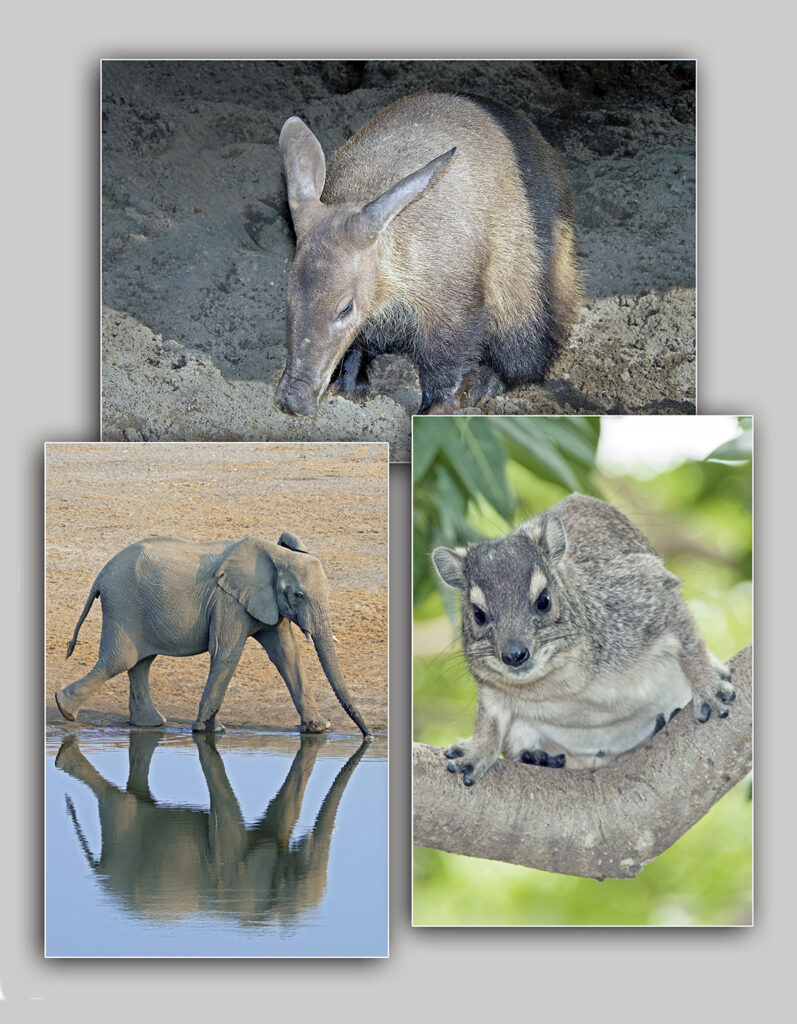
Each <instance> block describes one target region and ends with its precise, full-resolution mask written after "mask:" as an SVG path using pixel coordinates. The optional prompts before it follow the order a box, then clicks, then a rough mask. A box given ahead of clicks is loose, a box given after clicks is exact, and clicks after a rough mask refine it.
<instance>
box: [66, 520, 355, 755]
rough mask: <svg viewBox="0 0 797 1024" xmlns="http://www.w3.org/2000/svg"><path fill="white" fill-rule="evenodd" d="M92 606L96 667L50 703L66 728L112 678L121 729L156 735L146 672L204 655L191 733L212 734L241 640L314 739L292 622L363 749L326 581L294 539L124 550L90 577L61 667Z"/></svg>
mask: <svg viewBox="0 0 797 1024" xmlns="http://www.w3.org/2000/svg"><path fill="white" fill-rule="evenodd" d="M97 597H99V598H100V602H101V604H102V636H101V639H100V653H99V657H98V658H97V664H96V665H95V666H94V668H93V669H92V670H91V671H90V672H88V673H87V674H86V675H85V676H83V677H82V678H81V679H78V680H77V681H76V682H74V683H72V684H71V685H70V686H65V687H64V688H63V689H62V690H59V691H58V692H57V693H56V695H55V700H56V703H57V705H58V708H59V710H60V712H61V714H62V715H63V716H64V718H67V719H69V721H74V720H75V717H76V716H77V713H78V711H79V710H80V708H81V707H82V706H83V704H84V703H85V702H86V699H87V698H88V697H89V696H90V694H91V693H92V692H93V691H94V690H96V689H97V687H99V686H100V685H101V684H102V683H104V682H105V681H106V680H108V679H110V678H111V677H112V676H115V675H117V674H118V673H120V672H125V671H126V672H127V674H128V676H129V678H130V724H131V725H137V726H159V725H163V724H164V722H165V719H164V717H163V715H161V713H160V712H159V711H158V709H157V708H156V707H155V704H154V703H153V700H152V696H151V695H150V691H149V670H150V667H151V665H152V662H153V661H154V660H155V658H156V657H157V655H159V654H167V655H170V656H172V657H187V656H189V655H192V654H202V653H203V652H204V651H209V652H210V672H209V674H208V681H207V683H206V684H205V690H204V693H203V694H202V699H201V701H200V704H199V714H198V716H197V720H196V722H194V724H193V726H192V728H193V730H194V732H222V731H223V729H224V727H223V726H222V724H221V723H220V722H219V721H217V719H216V715H217V713H218V710H219V708H220V707H221V702H222V700H223V699H224V694H225V692H226V690H227V686H228V685H229V682H230V680H231V679H232V676H233V673H234V672H235V669H236V666H237V665H238V660H239V658H240V657H241V652H242V651H243V648H244V644H245V643H246V640H247V637H250V636H251V637H254V639H255V640H257V642H258V643H259V644H261V645H262V647H264V648H265V650H266V652H267V654H268V656H269V657H270V658H271V660H272V661H273V662H274V665H275V666H276V667H277V670H278V671H279V673H280V675H281V676H282V678H283V679H284V680H285V682H286V684H287V686H288V690H289V692H290V695H291V697H292V699H293V703H294V704H295V705H296V710H297V711H298V712H299V715H300V717H301V729H302V731H303V732H323V731H324V730H325V729H328V728H329V722H325V721H323V720H322V719H321V718H319V715H318V712H317V710H316V707H315V702H314V700H313V698H312V695H311V694H309V693H307V692H306V690H305V684H304V678H303V675H302V668H301V662H300V658H299V649H298V645H297V643H296V637H295V636H294V634H293V631H292V630H291V623H292V622H295V623H296V625H297V626H299V628H300V629H301V630H302V632H303V633H304V634H305V636H306V637H307V638H308V639H312V641H313V643H314V645H315V649H316V653H317V654H318V659H319V661H320V662H321V667H322V668H323V669H324V672H325V673H326V676H327V678H328V679H329V682H330V684H331V685H332V689H333V690H334V692H335V696H336V697H337V698H338V700H339V701H340V704H341V707H342V708H343V710H344V711H345V712H346V714H347V715H348V716H349V717H350V718H351V719H352V721H353V722H354V723H355V724H356V725H357V728H358V729H359V730H360V732H361V733H362V734H363V736H364V737H365V738H366V739H370V738H371V733H370V732H369V730H368V727H367V726H366V724H365V722H364V721H363V719H362V717H361V715H360V713H359V712H358V711H357V709H356V708H355V706H354V704H353V703H352V700H351V697H350V696H349V694H348V691H347V689H346V686H345V684H344V682H343V677H342V675H341V671H340V667H339V665H338V659H337V656H336V654H335V650H334V639H335V638H334V636H333V634H332V626H331V622H330V616H329V596H328V584H327V578H326V575H325V573H324V569H323V567H322V565H321V562H320V561H319V560H318V559H317V558H316V557H315V556H314V555H311V554H309V553H308V552H307V551H306V550H305V549H304V546H303V545H302V543H301V541H299V540H298V538H296V537H294V536H293V534H290V533H283V534H282V536H281V537H280V539H279V541H278V542H277V543H276V544H271V543H269V542H267V541H259V540H256V539H254V538H252V537H245V538H244V539H243V540H239V541H212V542H209V543H193V542H190V541H182V540H173V539H171V538H166V537H163V538H161V537H154V538H149V539H147V540H142V541H139V542H138V543H137V544H131V545H130V546H129V547H127V548H124V549H123V550H122V551H120V552H119V553H118V554H117V555H114V557H113V558H112V559H111V560H110V561H109V562H108V563H107V564H106V565H105V566H104V568H103V569H101V570H100V574H99V576H97V579H96V580H95V581H94V586H93V587H92V588H91V592H90V593H89V596H88V600H87V601H86V604H85V607H84V608H83V611H82V612H81V615H80V618H79V619H78V623H77V626H75V632H74V635H73V637H72V640H71V641H70V642H69V645H68V647H67V652H66V656H67V658H68V657H69V656H70V654H71V653H72V652H73V651H74V649H75V644H76V643H77V637H78V633H79V631H80V627H81V626H82V625H83V620H84V619H85V618H86V616H87V615H88V613H89V609H90V608H91V606H92V604H93V602H94V600H95V599H96V598H97Z"/></svg>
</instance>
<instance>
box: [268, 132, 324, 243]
mask: <svg viewBox="0 0 797 1024" xmlns="http://www.w3.org/2000/svg"><path fill="white" fill-rule="evenodd" d="M279 145H280V152H281V153H282V163H283V165H284V167H285V183H286V185H287V186H288V205H289V206H290V208H291V217H292V218H293V226H294V228H295V229H296V234H297V235H299V234H302V233H303V232H304V231H305V230H307V229H308V227H309V226H311V224H312V222H313V218H314V217H315V216H318V212H319V211H320V210H321V202H320V199H321V193H322V191H323V189H324V181H325V179H326V174H327V164H326V160H325V159H324V151H323V150H322V149H321V143H320V142H319V141H318V139H317V138H316V137H315V135H313V133H312V132H311V131H310V129H309V128H308V127H307V125H306V124H305V123H304V121H302V120H300V119H299V118H298V117H289V118H288V120H287V121H286V122H285V124H284V125H283V126H282V131H281V132H280V143H279Z"/></svg>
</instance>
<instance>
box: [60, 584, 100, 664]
mask: <svg viewBox="0 0 797 1024" xmlns="http://www.w3.org/2000/svg"><path fill="white" fill-rule="evenodd" d="M99 596H100V588H99V586H98V581H97V580H95V581H94V586H93V587H92V588H91V591H90V593H89V596H88V599H87V600H86V603H85V605H84V606H83V611H82V612H81V613H80V618H79V619H78V620H77V625H76V626H75V632H74V633H73V634H72V639H71V640H70V641H69V643H68V644H67V645H66V656H67V658H68V657H69V656H70V655H71V654H72V651H74V649H75V644H76V643H77V635H78V633H79V632H80V627H81V626H82V625H83V620H84V619H85V618H86V616H87V615H88V613H89V609H90V608H91V606H92V605H93V604H94V602H95V601H96V599H97V598H98V597H99Z"/></svg>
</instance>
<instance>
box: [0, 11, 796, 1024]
mask: <svg viewBox="0 0 797 1024" xmlns="http://www.w3.org/2000/svg"><path fill="white" fill-rule="evenodd" d="M343 6H344V5H341V4H338V5H336V6H335V7H332V6H329V5H327V6H325V7H322V5H320V4H318V5H317V8H318V10H317V11H316V10H315V9H314V8H313V7H311V6H308V5H307V4H303V5H300V6H296V5H292V6H291V7H289V8H288V9H287V10H286V11H285V14H284V15H282V16H280V15H278V14H276V13H275V11H274V9H271V10H269V9H268V8H266V7H265V6H264V5H262V4H261V5H254V4H251V5H250V4H244V5H239V4H236V3H234V2H230V3H228V4H226V5H225V6H224V8H223V15H224V22H223V23H220V22H219V21H216V22H212V21H211V20H206V18H208V12H206V11H203V10H201V9H199V8H196V7H195V6H193V5H191V6H189V5H184V6H183V5H181V6H180V7H175V8H166V6H165V5H164V4H163V3H162V2H158V3H150V2H143V3H141V4H140V5H139V6H138V7H137V8H136V11H135V12H133V11H132V10H131V9H130V8H129V7H119V8H116V9H112V8H109V7H107V5H100V4H98V3H81V2H79V0H78V2H76V3H75V4H72V5H68V6H65V7H63V8H61V9H59V10H57V11H48V12H46V14H45V13H44V12H43V11H42V10H40V9H37V8H28V9H26V10H25V11H22V9H21V8H16V9H15V12H14V13H13V14H10V15H7V20H8V21H9V22H10V25H9V31H8V38H9V40H10V41H13V45H12V46H10V47H9V51H10V52H9V54H8V55H7V57H6V59H5V61H4V63H3V66H2V72H1V73H2V76H3V86H4V91H3V95H4V99H5V104H4V105H5V123H4V129H5V131H4V142H5V153H6V159H5V161H4V165H3V175H4V186H5V187H4V193H5V194H4V199H5V202H4V221H5V225H4V226H5V231H4V243H5V244H4V273H3V277H4V285H5V289H4V292H5V294H6V296H7V297H8V298H7V304H6V309H10V322H9V323H8V324H7V328H6V331H5V341H6V346H5V374H4V402H3V408H4V412H5V414H6V422H7V424H8V426H9V435H8V436H7V438H6V442H5V446H4V451H3V474H2V480H3V484H4V487H3V520H2V522H3V527H2V528H3V537H4V541H5V547H6V552H7V554H8V565H7V571H6V572H5V573H4V577H3V603H4V642H5V648H6V650H7V651H9V652H10V657H9V659H8V662H7V663H6V665H5V673H4V675H5V679H4V684H5V686H6V687H7V688H8V691H9V694H10V696H9V697H8V699H7V700H6V703H5V705H4V710H5V718H4V726H5V728H4V730H3V753H2V757H3V762H2V764H3V773H4V778H5V787H4V800H3V812H4V822H3V824H4V829H3V836H4V843H3V862H2V863H3V868H4V879H3V882H4V884H3V890H4V900H3V904H4V905H3V912H2V919H3V927H2V937H1V938H0V943H2V945H1V946H0V988H2V992H3V994H4V996H5V998H6V999H7V1000H8V1001H9V1002H13V1003H27V1002H29V1001H31V1000H39V999H43V1000H45V1001H46V1002H47V1003H48V1004H49V1006H48V1009H49V1011H50V1014H52V1013H54V1012H57V1013H58V1014H59V1016H62V1015H66V1017H67V1019H69V1018H70V1016H71V1015H72V1014H74V1015H75V1016H77V1015H78V1014H79V1015H80V1016H81V1017H82V1018H85V1017H86V1010H87V1009H93V1008H94V1007H95V1006H96V1007H97V1008H98V1009H101V1010H110V1011H111V1012H112V1013H114V1014H116V1013H119V1012H120V1011H121V1014H122V1015H123V1016H126V1014H125V1010H126V1009H127V1007H128V1006H130V1007H131V1009H132V1008H133V1007H134V1008H135V1009H134V1010H133V1012H135V1013H136V1015H137V1016H138V1015H140V1014H142V1013H146V1012H148V1010H147V1007H148V1006H149V1007H152V1008H154V1009H156V1012H157V1013H158V1014H161V1013H163V1014H165V1012H166V1011H169V1010H177V1011H178V1012H179V1011H180V1010H182V1011H183V1012H186V1011H188V1012H194V1011H198V1012H199V1013H200V1014H201V1013H202V1012H203V1011H205V1010H208V1011H211V1012H214V1011H218V1010H221V1009H223V1010H224V1011H225V1012H226V1013H227V1015H230V1013H231V1012H232V1013H234V1012H236V1011H237V1010H239V1009H240V1010H248V1011H253V1012H255V1013H264V1014H268V1015H269V1016H271V1015H274V1014H283V1013H288V1012H292V1011H293V1010H294V1009H298V1010H299V1013H300V1016H301V1017H309V1016H310V1013H311V1012H314V1011H315V1010H316V1009H317V1011H318V1012H319V1013H321V1014H323V1017H324V1019H325V1020H335V1021H337V1020H341V1021H343V1020H347V1021H348V1020H351V1019H352V1017H353V1015H357V1014H361V1013H363V1014H365V1013H367V1014H369V1015H371V1016H376V1015H378V1016H379V1017H380V1018H383V1019H387V1020H399V1019H402V1020H406V1018H407V1015H408V1014H409V1013H410V1012H418V1014H419V1015H420V1016H421V1018H422V1019H428V1018H434V1017H437V1016H438V1015H442V1014H445V1015H446V1017H450V1016H453V1017H454V1018H455V1019H460V1018H462V1019H464V1020H468V1019H469V1018H470V1017H471V1016H473V1015H476V1016H486V1015H487V1014H489V1015H490V1016H493V1017H495V1016H497V1015H498V1014H500V1015H501V1016H505V1015H506V1014H507V1013H509V1014H511V1015H513V1016H515V1015H516V1016H519V1017H527V1016H533V1017H535V1018H540V1017H541V1016H542V1017H546V1018H550V1017H554V1016H555V1017H556V1018H557V1019H558V1020H561V1021H570V1020H575V1019H579V1020H582V1019H583V1020H590V1021H609V1020H612V1021H614V1020H628V1019H630V1018H631V1016H632V1015H633V1018H634V1019H644V1020H653V1021H670V1020H671V1019H672V1018H673V1016H674V1015H676V1016H679V1017H683V1018H685V1019H689V1020H700V1019H702V1018H703V1017H704V1016H709V1015H710V1016H711V1017H712V1018H714V1019H722V1020H723V1021H737V1020H738V1021H742V1020H745V1021H747V1020H749V1019H751V1018H752V1017H754V1016H757V1015H759V1014H761V1013H764V1012H767V1011H768V1008H769V1005H770V1003H771V1002H773V1001H774V1000H777V999H778V997H779V996H781V997H785V996H786V995H787V991H786V986H787V985H788V986H789V988H791V974H792V972H793V950H794V943H793V935H792V931H791V924H792V918H793V910H794V907H795V884H794V869H793V865H792V861H793V849H794V843H795V839H797V836H795V824H794V814H793V807H794V792H793V782H792V780H791V773H790V771H789V770H788V764H787V762H786V758H787V757H788V756H790V744H789V738H790V737H789V735H788V731H790V730H791V728H792V724H791V720H790V716H789V714H788V710H789V705H788V700H790V699H791V688H792V687H793V685H794V684H793V670H792V666H791V664H790V662H787V660H786V647H787V643H789V645H790V637H791V636H792V634H793V632H794V622H793V618H794V588H793V565H794V555H793V552H794V545H793V542H792V541H791V538H790V536H789V534H787V529H788V530H789V531H792V530H793V522H794V507H795V499H796V498H797V496H796V495H795V493H794V492H795V487H794V480H793V476H792V473H791V467H792V466H793V463H794V459H793V440H792V437H791V433H792V432H791V431H790V430H789V427H790V426H791V406H792V400H791V399H792V396H791V392H792V382H791V377H792V368H793V364H794V357H793V352H792V348H791V346H792V344H793V335H794V331H793V323H792V321H791V318H790V315H789V313H790V308H789V297H790V295H791V294H792V292H793V284H792V278H793V263H794V257H793V251H792V239H791V238H790V237H789V234H788V230H787V228H786V226H785V221H786V220H787V219H788V221H789V224H790V225H793V215H794V204H793V200H792V195H793V182H792V178H793V169H794V166H795V161H794V156H795V154H794V141H793V131H792V122H793V116H792V102H791V98H792V96H793V80H792V66H793V61H792V57H791V52H790V50H791V41H792V40H793V38H794V28H795V25H794V24H793V15H792V14H791V13H790V12H787V13H784V11H783V8H782V7H781V6H780V5H776V4H775V3H774V2H765V3H761V4H759V5H758V6H757V7H756V10H755V19H754V20H751V21H750V22H749V23H748V22H745V21H743V20H741V18H740V17H738V16H737V17H735V18H732V17H731V15H730V14H729V13H728V14H727V15H726V16H724V17H720V18H717V16H716V8H715V7H714V6H713V5H712V6H708V5H706V7H705V9H704V8H698V7H697V5H695V4H694V2H693V0H689V2H682V0H673V2H672V3H670V4H669V5H668V6H667V10H666V14H665V13H664V12H662V11H659V12H658V13H654V12H653V11H651V12H650V13H649V14H647V13H646V12H645V11H644V10H643V9H642V8H640V7H639V5H638V4H636V3H632V2H628V3H622V4H620V3H615V2H612V0H607V3H604V4H601V5H592V4H587V3H586V2H577V3H570V4H567V5H562V6H560V7H558V8H555V9H551V10H546V11H545V12H544V22H542V23H541V24H538V23H536V22H535V20H534V9H533V8H531V7H528V6H525V5H524V6H522V7H521V6H520V5H517V6H515V5H503V4H501V3H491V4H489V5H488V7H487V9H486V10H484V9H483V8H477V7H469V5H468V4H467V3H458V4H456V5H455V6H454V7H453V10H455V11H456V16H455V18H454V20H453V24H452V23H450V22H449V19H448V18H447V17H446V13H445V9H443V8H441V9H440V10H437V9H436V8H432V7H431V5H430V4H429V3H428V0H423V2H421V3H411V2H408V3H404V4H402V5H401V8H400V10H399V13H398V14H396V13H393V14H391V11H390V9H387V8H383V9H381V10H380V8H378V7H376V6H373V5H369V6H368V15H367V17H360V16H358V15H357V14H356V13H355V14H352V13H349V12H348V11H345V10H343ZM322 10H323V12H324V13H323V14H322V13H320V12H321V11H322ZM737 19H738V20H737ZM762 26H763V28H765V29H766V35H763V34H762ZM308 27H309V28H308ZM308 31H309V32H311V36H310V41H308V39H307V38H306V33H307V32H308ZM190 32H192V33H193V35H191V36H189V35H187V33H190ZM388 40H389V41H388ZM787 47H788V49H787ZM153 53H155V54H161V55H163V56H169V57H173V56H178V55H179V56H185V55H189V54H203V55H213V56H242V55H252V56H276V55H294V56H301V57H305V56H330V55H336V54H339V55H345V56H347V57H348V56H371V55H374V54H375V53H376V54H378V55H380V56H401V55H406V54H411V55H412V56H422V55H423V54H424V53H426V54H429V55H434V56H438V57H440V56H442V57H453V56H480V57H482V56H490V55H495V56H505V57H510V56H540V57H543V56H544V57H551V56H556V55H563V56H568V57H578V56H587V55H589V56H594V55H596V54H603V55H607V56H623V57H630V56H638V55H640V54H649V55H652V56H657V57H670V56H679V57H680V56H684V55H689V56H696V57H697V58H698V60H699V62H700V63H699V69H698V83H699V90H700V106H699V113H698V131H699V150H698V153H699V156H698V160H699V181H700V189H699V198H698V203H699V235H700V247H699V261H698V269H699V293H700V303H699V317H700V320H699V324H700V327H699V330H700V333H699V352H700V365H699V391H698V395H699V403H700V408H701V410H702V411H704V412H714V413H739V412H746V413H754V414H757V420H756V437H757V453H756V454H757V474H756V481H757V483H756V497H757V506H756V511H757V516H756V539H757V542H758V546H757V552H756V553H757V562H756V577H757V583H758V588H757V606H756V610H757V626H758V629H757V635H756V640H757V645H758V646H757V658H756V667H757V670H758V671H757V677H758V680H759V681H760V686H759V689H758V693H757V719H756V736H757V739H758V743H757V747H756V759H757V767H758V776H757V791H756V797H757V829H756V831H757V857H756V882H757V889H756V926H755V927H754V928H753V929H739V930H726V931H712V930H695V931H691V932H690V931H653V930H651V931H647V932H644V933H641V932H639V931H636V930H635V931H633V932H630V931H628V930H624V929H617V930H614V931H611V932H601V933H595V932H594V931H580V930H559V931H554V930H532V929H525V930H514V931H511V930H510V931H506V932H499V931H495V930H484V931H471V930H460V931H445V932H441V931H432V930H430V931H421V930H415V931H411V929H410V928H409V925H408V919H409V898H410V881H409V864H410V849H409V835H408V822H409V793H408V786H407V778H408V766H409V748H408V737H409V701H408V680H409V579H408V568H407V567H408V564H409V538H408V535H409V530H408V515H407V510H408V502H409V470H408V468H407V467H404V466H399V467H395V468H394V469H393V470H392V471H391V485H392V494H391V513H392V527H393V529H392V540H391V561H392V569H393V571H392V587H391V617H392V622H391V641H392V642H391V647H392V659H391V670H392V677H391V678H392V687H391V688H392V695H391V696H392V712H393V714H392V717H391V732H392V750H391V757H392V782H391V795H392V803H391V824H392V830H391V874H392V886H391V890H392V901H391V908H392V920H391V959H390V960H389V961H384V962H352V963H349V962H336V961H327V962H288V961H275V962H262V961H257V962H229V963H223V964H218V965H215V964H214V965H212V966H211V965H205V964H202V963H194V962H179V963H178V962H173V961H166V962H153V963H150V962H138V963H136V964H127V963H122V962H118V963H117V962H103V963H98V962H96V961H93V962H73V961H53V962H45V961H44V960H43V959H42V956H41V948H42V935H41V928H42V924H41V922H42V901H41V865H42V859H41V848H42V832H41V824H40V822H41V779H42V772H41V763H42V756H41V754H42V730H41V703H40V697H39V694H40V679H41V672H42V642H41V634H42V628H41V626H42V582H41V581H42V555H41V550H42V540H41V533H42V519H41V509H42V482H41V481H42V465H43V459H42V447H41V446H42V443H43V442H44V441H45V440H81V439H85V440H90V439H92V440H93V439H96V437H97V436H98V430H99V409H98V400H97V395H98V376H99V352H98V344H97V339H98V322H97V321H98V317H97V308H98V288H97V276H98V246H97V239H98V216H97V195H98V176H97V167H98V150H97V139H96V109H97V105H96V96H97V83H98V60H99V57H100V56H102V55H104V56H124V55H143V54H148V55H152V54H153ZM9 227H10V230H9ZM770 359H771V360H773V362H772V364H770V363H769V360H770ZM405 737H406V739H405ZM209 972H212V973H210V976H208V975H209ZM463 1004H464V1005H463ZM775 1005H777V1003H775ZM786 1005H789V1004H786Z"/></svg>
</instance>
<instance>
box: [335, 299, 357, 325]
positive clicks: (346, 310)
mask: <svg viewBox="0 0 797 1024" xmlns="http://www.w3.org/2000/svg"><path fill="white" fill-rule="evenodd" d="M353 309H354V299H349V301H348V302H347V303H346V305H345V306H344V307H343V308H342V309H339V310H338V311H337V313H336V314H335V317H336V318H337V319H338V320H345V319H346V317H347V316H348V315H349V314H350V313H351V311H352V310H353Z"/></svg>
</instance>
